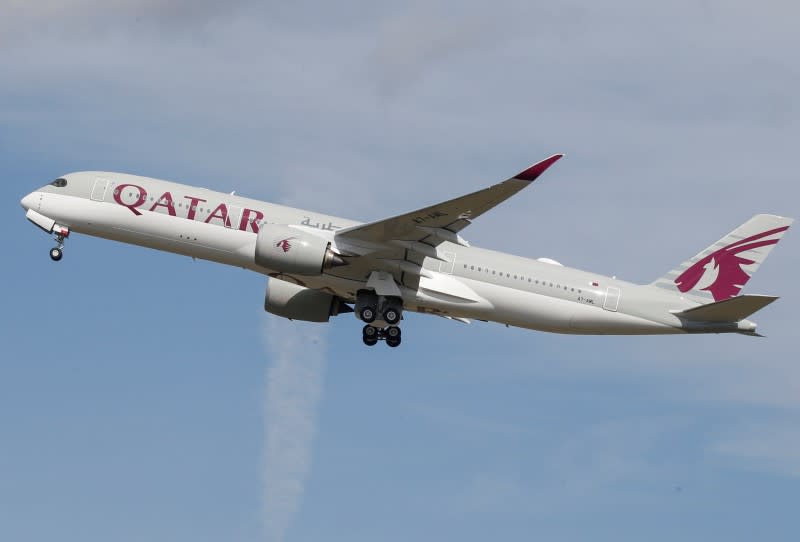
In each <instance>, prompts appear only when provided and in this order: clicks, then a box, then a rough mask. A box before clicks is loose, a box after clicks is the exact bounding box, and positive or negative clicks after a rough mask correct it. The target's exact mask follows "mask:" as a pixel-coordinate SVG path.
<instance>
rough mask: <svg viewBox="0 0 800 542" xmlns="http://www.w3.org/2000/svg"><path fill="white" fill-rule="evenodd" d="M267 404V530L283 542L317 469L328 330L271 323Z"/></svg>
mask: <svg viewBox="0 0 800 542" xmlns="http://www.w3.org/2000/svg"><path fill="white" fill-rule="evenodd" d="M265 329H266V343H267V349H268V350H269V352H270V354H271V356H270V357H271V360H272V363H271V365H270V366H269V367H267V370H266V383H265V392H266V401H265V405H264V409H265V411H264V414H265V416H264V524H265V525H264V526H265V532H266V536H267V540H268V541H269V542H281V541H283V539H284V537H285V535H286V531H287V529H288V528H289V524H290V522H291V519H292V516H293V515H294V513H295V511H296V510H297V507H298V505H299V504H300V499H301V498H302V496H303V490H304V488H305V482H306V479H307V478H308V474H309V471H310V470H311V447H312V442H313V440H314V435H315V433H316V410H317V404H318V403H319V400H320V397H321V396H322V378H323V374H324V371H325V352H326V344H327V333H326V331H325V330H326V327H324V326H319V325H316V326H315V325H304V324H302V323H299V322H290V321H288V320H284V319H283V318H277V317H271V318H269V320H268V322H267V325H266V326H265Z"/></svg>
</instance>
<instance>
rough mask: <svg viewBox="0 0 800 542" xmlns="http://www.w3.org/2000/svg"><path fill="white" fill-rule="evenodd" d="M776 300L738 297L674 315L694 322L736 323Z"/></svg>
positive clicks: (751, 296)
mask: <svg viewBox="0 0 800 542" xmlns="http://www.w3.org/2000/svg"><path fill="white" fill-rule="evenodd" d="M776 299H778V298H777V297H775V296H771V295H740V296H738V297H732V298H730V299H725V300H723V301H716V302H714V303H708V304H706V305H700V306H699V307H692V308H691V309H687V310H685V311H680V312H677V313H675V315H676V316H678V317H679V318H685V319H687V320H693V321H695V322H720V323H722V322H738V321H740V320H744V319H745V318H747V317H748V316H750V315H751V314H753V313H754V312H756V311H759V310H761V309H763V308H764V307H766V306H767V305H769V304H770V303H772V302H773V301H775V300H776Z"/></svg>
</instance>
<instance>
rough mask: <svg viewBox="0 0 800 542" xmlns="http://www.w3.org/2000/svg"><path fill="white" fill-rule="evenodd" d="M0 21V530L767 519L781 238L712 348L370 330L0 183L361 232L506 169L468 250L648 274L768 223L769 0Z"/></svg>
mask: <svg viewBox="0 0 800 542" xmlns="http://www.w3.org/2000/svg"><path fill="white" fill-rule="evenodd" d="M0 10H2V17H0V83H2V84H0V175H1V176H2V177H1V178H2V180H3V182H2V183H0V196H2V197H1V198H0V202H2V203H0V205H2V207H0V210H1V212H0V223H1V224H2V227H3V231H4V232H6V233H7V238H6V243H5V253H6V255H7V257H6V260H5V261H6V263H5V265H4V266H3V270H2V273H3V280H2V281H0V288H2V299H3V304H4V309H5V310H3V311H2V316H0V318H2V324H3V325H2V326H0V329H1V330H2V331H0V333H2V335H1V337H2V344H3V356H2V360H0V538H2V539H8V540H20V541H22V540H31V541H38V540H52V539H53V538H56V537H57V538H59V539H62V540H81V541H82V542H85V541H92V540H108V539H114V540H120V541H138V540H192V541H198V540H219V539H226V540H242V541H257V540H286V541H307V540H319V539H326V540H330V539H333V540H348V541H354V540H375V539H382V540H409V539H420V540H438V539H442V538H448V539H460V540H485V539H489V538H491V539H505V540H530V539H531V537H546V538H548V539H554V540H585V539H587V538H589V537H591V538H593V539H598V540H615V541H616V540H639V539H642V538H643V537H646V538H647V539H649V540H675V539H678V538H680V539H682V540H707V539H709V538H724V539H728V540H752V539H754V538H765V539H770V540H794V538H795V537H796V531H797V519H796V505H795V503H796V502H798V499H799V498H800V429H798V427H800V399H799V398H800V368H798V366H797V362H796V360H795V359H794V358H796V357H797V345H796V341H795V340H794V334H795V333H796V329H797V327H798V317H797V311H796V310H795V307H796V305H797V303H798V290H797V286H796V280H795V275H796V273H795V270H796V269H797V267H798V264H800V261H798V260H800V258H798V250H797V246H798V245H797V240H796V239H795V233H792V232H791V231H790V233H789V235H788V236H787V237H786V239H785V240H784V241H783V242H782V243H781V244H780V246H779V247H778V248H777V249H776V250H775V251H774V252H773V254H772V256H771V258H770V259H769V261H768V262H767V263H766V264H765V265H764V266H763V267H762V268H761V269H760V270H759V272H758V274H757V275H756V276H755V277H754V278H753V280H752V281H751V282H750V283H749V284H748V287H747V292H750V293H769V294H777V295H781V296H782V299H781V300H780V301H779V302H778V303H775V304H774V305H772V306H770V307H769V308H768V309H767V310H765V311H764V312H763V313H761V314H759V315H758V318H757V319H756V320H757V321H758V323H759V324H760V331H762V332H763V333H765V334H766V335H767V336H768V338H767V339H762V340H756V339H750V338H747V337H739V336H703V337H643V338H617V337H605V338H592V337H569V336H557V335H546V334H542V333H536V332H531V331H523V330H516V329H507V328H505V327H502V326H499V325H495V324H481V323H475V324H472V325H469V326H465V325H462V324H458V323H453V322H448V321H445V320H440V319H437V318H430V317H422V316H418V315H408V317H407V319H406V320H405V322H404V332H403V333H404V342H403V345H402V347H401V348H399V349H389V348H384V347H376V348H371V349H370V348H366V347H364V346H363V345H362V344H361V340H360V336H359V334H360V327H361V326H360V325H359V323H358V322H357V321H356V320H355V319H354V318H352V317H351V316H349V315H345V316H342V317H339V318H337V319H335V320H334V321H332V322H331V323H330V325H328V326H327V327H321V326H315V325H303V324H289V323H285V322H281V321H277V319H274V318H272V317H270V316H269V315H266V314H264V313H263V310H262V303H263V294H264V287H265V280H264V278H263V277H261V276H258V275H256V274H253V273H248V272H245V271H243V270H241V269H234V268H226V267H222V266H218V265H215V264H210V263H207V262H193V261H192V260H191V259H188V258H183V257H179V256H175V255H170V254H164V253H159V252H154V251H148V250H145V249H141V248H138V247H131V246H124V245H119V244H115V243H111V242H107V241H103V240H99V239H93V238H88V237H83V236H79V235H76V236H74V237H72V238H70V239H69V241H68V244H67V248H66V253H65V257H64V260H63V261H61V262H60V263H58V264H54V263H52V262H51V261H50V260H49V258H48V257H47V254H46V252H47V250H48V249H49V248H50V247H51V243H50V241H49V240H48V239H47V238H46V236H44V235H43V234H42V233H41V232H40V231H39V230H37V229H36V228H34V227H33V226H32V225H30V224H28V223H27V222H26V221H25V220H24V216H23V213H22V210H21V208H20V207H19V204H18V202H19V199H20V198H21V197H22V196H23V195H24V194H26V193H27V192H29V191H31V190H32V189H34V188H35V187H37V186H40V185H42V184H45V183H46V182H49V181H51V180H52V179H53V178H55V177H57V176H58V175H60V174H62V173H65V172H69V171H76V170H87V169H105V170H120V171H126V172H131V173H137V174H145V175H151V176H154V177H160V178H165V179H170V180H176V181H182V182H187V183H190V184H196V185H200V186H206V187H210V188H215V189H218V190H223V191H224V190H227V191H230V190H237V191H238V193H241V194H245V195H248V196H252V197H258V198H262V199H267V200H272V201H278V202H283V203H287V204H292V205H297V206H302V207H307V208H310V209H316V210H319V211H322V212H327V213H330V214H335V215H340V216H347V217H351V218H354V219H362V220H369V219H375V218H379V217H383V216H388V215H391V214H396V213H399V212H402V211H406V210H409V209H413V208H417V207H420V206H423V205H427V204H429V203H433V202H435V201H439V200H442V199H445V198H449V197H452V196H456V195H460V194H462V193H466V192H468V191H471V190H474V189H477V188H481V187H483V186H485V185H487V184H490V183H493V182H496V181H498V180H501V179H504V178H506V177H507V176H509V175H511V174H513V173H515V172H516V171H518V170H520V169H521V168H523V167H525V166H527V165H528V164H530V163H531V162H533V161H536V160H538V159H541V158H543V157H545V156H547V155H549V154H552V153H554V152H565V153H567V156H566V158H565V159H564V160H562V161H561V162H559V163H558V164H557V165H556V166H555V167H554V168H553V169H552V170H550V171H548V173H547V175H546V176H545V177H543V178H542V179H541V182H540V183H538V182H537V186H535V187H533V188H532V189H530V190H528V191H525V192H523V193H521V194H520V195H519V196H517V197H516V198H514V199H512V200H511V201H509V202H507V203H506V204H504V205H503V206H502V207H500V208H498V209H496V210H495V211H493V212H492V213H490V214H488V215H486V216H484V217H482V219H481V220H480V221H478V222H477V223H476V224H474V225H473V226H471V227H470V228H469V230H467V231H466V232H464V235H465V237H467V239H468V240H469V241H470V242H472V243H473V244H476V245H479V246H489V247H494V248H497V249H500V250H507V251H510V252H514V253H516V254H520V255H524V256H530V257H541V256H547V257H551V258H555V259H557V260H560V261H562V262H563V263H565V264H567V265H571V266H574V267H578V268H584V269H593V270H596V271H598V272H602V273H606V274H609V275H618V276H620V277H621V278H626V279H629V280H632V281H639V282H649V281H651V280H653V279H655V278H656V277H658V276H660V275H661V274H663V273H664V272H665V271H667V270H669V269H670V268H672V267H674V266H675V265H676V264H678V263H679V262H681V261H683V260H684V259H685V258H686V257H688V256H691V255H692V254H694V253H696V252H697V251H698V250H699V249H701V248H703V247H705V246H707V245H708V244H709V243H710V242H712V241H714V240H716V239H717V238H719V237H720V236H721V235H722V234H724V233H726V232H727V231H729V230H731V229H732V228H733V227H734V226H736V225H738V224H740V223H741V222H743V221H744V220H746V219H747V218H749V217H750V216H751V215H753V214H755V213H759V212H773V213H777V214H782V215H787V216H794V217H797V216H798V214H800V213H798V207H799V205H798V201H799V199H798V189H797V179H796V177H797V175H796V171H797V165H796V142H797V141H798V138H799V137H800V108H798V102H797V96H798V95H799V94H800V92H798V91H800V65H799V64H798V62H797V59H796V58H795V57H796V54H795V52H796V51H797V50H798V48H799V46H800V43H799V42H800V38H798V35H797V32H796V29H795V21H796V20H797V16H798V15H799V14H800V13H798V9H797V7H796V6H794V5H792V4H791V3H786V2H777V1H776V2H767V3H766V4H762V5H758V6H756V5H752V4H751V3H746V2H738V1H734V2H721V1H715V0H714V1H706V2H702V3H697V2H682V1H681V2H673V3H658V4H652V5H643V4H641V3H639V2H628V1H625V0H615V1H613V2H611V3H605V4H603V5H602V6H599V5H598V6H596V7H595V6H590V5H584V4H583V3H579V2H570V1H567V2H559V3H555V4H553V3H551V4H545V5H531V3H529V2H519V3H517V2H506V1H503V2H493V3H492V5H491V7H489V6H484V5H482V4H481V3H473V2H458V3H449V2H433V3H428V2H425V3H422V2H420V3H410V4H405V5H397V4H391V3H389V4H383V3H376V2H352V3H346V4H342V5H337V6H336V7H335V8H334V7H324V8H319V7H318V6H316V5H315V4H314V3H305V2H299V3H294V4H293V5H292V6H283V5H276V6H269V5H268V6H261V5H259V4H256V3H251V2H238V3H231V4H230V5H226V6H225V7H224V8H221V7H218V5H217V3H213V2H207V3H203V2H189V1H188V0H187V1H182V0H179V1H174V2H169V3H166V2H161V1H160V0H113V1H110V2H109V1H105V2H96V1H94V0H82V1H78V0H73V1H62V2H55V1H53V2H37V3H30V4H29V3H23V2H14V1H12V2H11V3H7V4H5V5H4V7H3V8H0Z"/></svg>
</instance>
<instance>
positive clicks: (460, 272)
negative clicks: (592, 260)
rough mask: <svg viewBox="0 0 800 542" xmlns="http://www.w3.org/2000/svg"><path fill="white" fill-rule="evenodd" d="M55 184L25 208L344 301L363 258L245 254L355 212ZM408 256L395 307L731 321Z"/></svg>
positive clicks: (552, 318)
mask: <svg viewBox="0 0 800 542" xmlns="http://www.w3.org/2000/svg"><path fill="white" fill-rule="evenodd" d="M65 178H66V179H67V180H68V181H69V184H68V185H67V186H66V187H64V188H58V187H53V186H45V187H43V188H42V189H40V190H38V191H36V192H32V193H31V194H29V195H28V196H26V197H25V198H24V199H23V201H22V204H23V207H25V208H26V209H28V210H29V214H30V212H35V213H38V214H39V215H41V216H44V217H48V218H50V219H52V220H54V221H55V222H56V223H57V224H59V225H62V226H66V227H68V228H69V229H70V230H71V231H73V232H79V233H84V234H87V235H92V236H96V237H102V238H106V239H111V240H115V241H122V242H125V243H131V244H135V245H140V246H145V247H149V248H154V249H158V250H164V251H168V252H173V253H176V254H182V255H186V256H191V257H194V258H201V259H206V260H211V261H215V262H219V263H223V264H227V265H232V266H237V267H242V268H246V269H250V270H253V271H256V272H258V273H262V274H264V275H268V276H271V277H275V278H278V279H284V280H290V281H291V282H295V283H297V284H301V285H303V286H307V287H309V288H314V289H324V290H325V291H327V292H329V293H332V294H335V295H337V296H339V297H341V298H342V299H343V300H345V301H348V302H352V301H353V300H354V299H355V296H356V292H357V291H358V290H360V289H362V288H364V287H365V284H366V281H367V279H368V276H369V274H370V271H371V269H370V268H369V267H363V266H359V264H358V263H357V262H356V263H354V264H353V265H348V266H343V267H336V268H333V269H329V270H327V271H325V272H324V273H321V274H318V275H313V276H289V275H286V274H284V273H283V272H282V270H281V269H267V268H264V267H262V266H259V265H258V264H256V262H255V259H254V253H255V247H256V239H257V236H258V233H259V231H264V230H265V229H269V228H270V227H271V226H273V225H289V226H291V227H294V228H297V229H298V231H305V232H306V233H311V234H313V235H317V236H320V237H323V238H325V239H327V240H329V241H330V242H331V243H333V245H334V246H335V245H336V242H337V241H336V239H335V233H336V231H337V230H339V229H341V228H346V227H350V226H355V225H357V224H359V223H358V222H356V221H353V220H348V219H344V218H340V217H334V216H328V215H323V214H319V213H315V212H311V211H305V210H301V209H294V208H290V207H285V206H281V205H275V204H272V203H267V202H263V201H258V200H253V199H248V198H243V197H240V196H236V195H233V194H225V193H221V192H215V191H211V190H207V189H204V188H197V187H193V186H189V185H183V184H177V183H172V182H167V181H162V180H157V179H151V178H147V177H139V176H133V175H127V174H120V173H107V172H83V173H75V174H71V175H68V176H65ZM438 253H439V254H440V255H441V256H440V257H439V258H438V259H433V258H424V260H423V261H421V262H419V263H420V265H421V266H422V268H423V269H424V270H425V275H426V276H424V277H417V278H416V280H410V281H409V280H407V277H405V276H404V274H403V273H402V272H398V273H396V274H395V275H394V276H395V279H396V280H397V281H398V283H399V286H400V291H401V294H402V298H403V304H404V307H405V309H406V310H411V311H417V312H422V313H432V314H437V315H440V316H447V317H452V318H464V319H477V320H486V321H494V322H500V323H503V324H508V325H512V326H518V327H523V328H529V329H536V330H542V331H552V332H559V333H577V334H666V333H684V332H687V331H696V332H725V331H737V330H742V329H746V330H749V328H748V326H752V324H750V323H749V322H746V321H744V322H740V323H739V325H738V326H737V325H734V326H733V327H732V326H731V325H724V326H721V325H719V326H716V327H714V326H710V327H708V326H706V327H703V328H699V327H692V328H687V327H686V324H685V322H682V321H681V319H679V318H678V317H677V316H675V315H674V314H673V313H674V312H678V311H681V310H685V309H687V308H690V307H693V306H696V305H698V303H697V302H696V301H694V300H690V299H686V298H684V297H682V296H680V295H675V294H673V293H671V292H667V291H664V290H661V289H658V288H654V287H652V286H640V285H636V284H631V283H628V282H624V281H619V280H616V279H612V278H608V277H604V276H601V275H598V274H594V273H589V272H585V271H580V270H576V269H571V268H568V267H563V266H561V265H558V264H556V263H554V262H552V263H551V262H547V261H537V260H532V259H527V258H521V257H517V256H512V255H508V254H504V253H500V252H494V251H491V250H485V249H481V248H477V247H466V246H461V245H457V244H453V243H443V244H442V245H440V246H439V247H438Z"/></svg>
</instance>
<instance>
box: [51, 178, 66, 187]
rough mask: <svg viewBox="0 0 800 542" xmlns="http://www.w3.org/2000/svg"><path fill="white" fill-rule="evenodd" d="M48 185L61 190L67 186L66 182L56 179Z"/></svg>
mask: <svg viewBox="0 0 800 542" xmlns="http://www.w3.org/2000/svg"><path fill="white" fill-rule="evenodd" d="M50 184H52V185H53V186H57V187H59V188H61V187H64V186H67V180H66V179H56V180H55V181H53V182H52V183H50Z"/></svg>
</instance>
